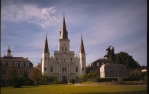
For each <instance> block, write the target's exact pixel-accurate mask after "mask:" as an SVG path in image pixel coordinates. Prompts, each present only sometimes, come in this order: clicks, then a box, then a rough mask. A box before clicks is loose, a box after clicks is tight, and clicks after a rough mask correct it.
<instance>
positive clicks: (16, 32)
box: [1, 0, 147, 66]
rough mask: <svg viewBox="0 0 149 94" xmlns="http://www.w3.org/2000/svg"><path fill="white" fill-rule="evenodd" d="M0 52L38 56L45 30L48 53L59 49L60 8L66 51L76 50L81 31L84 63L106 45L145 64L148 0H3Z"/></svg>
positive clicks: (100, 55)
mask: <svg viewBox="0 0 149 94" xmlns="http://www.w3.org/2000/svg"><path fill="white" fill-rule="evenodd" d="M1 6H2V7H1V8H2V9H1V56H4V55H5V53H6V50H7V49H8V46H10V48H11V51H12V55H13V56H14V57H25V58H26V57H28V59H29V60H30V61H31V62H33V63H34V65H36V64H37V63H39V62H40V60H41V55H42V51H43V47H44V42H45V36H46V32H47V36H48V43H49V50H50V54H51V55H52V54H53V53H54V51H56V50H58V40H59V38H60V36H59V34H60V30H61V29H62V18H63V12H64V13H65V21H66V26H67V30H68V38H69V39H70V47H71V48H70V50H72V51H75V54H78V52H79V46H80V42H81V34H82V36H83V41H84V47H85V51H86V61H87V63H86V64H89V63H91V62H93V61H95V60H97V59H99V58H103V56H104V55H105V50H106V48H107V47H108V46H109V45H112V46H114V48H115V53H119V52H127V53H128V54H129V55H131V56H133V59H135V60H136V61H137V62H138V63H139V64H140V65H141V66H142V65H147V0H2V1H1Z"/></svg>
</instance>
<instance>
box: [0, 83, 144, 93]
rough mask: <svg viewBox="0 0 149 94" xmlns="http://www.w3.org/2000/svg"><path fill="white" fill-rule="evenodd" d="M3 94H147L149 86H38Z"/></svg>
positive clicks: (7, 90)
mask: <svg viewBox="0 0 149 94" xmlns="http://www.w3.org/2000/svg"><path fill="white" fill-rule="evenodd" d="M1 94H147V85H98V86H97V85H96V86H92V85H90V86H85V85H84V86H83V85H37V86H23V87H22V88H13V87H2V88H1Z"/></svg>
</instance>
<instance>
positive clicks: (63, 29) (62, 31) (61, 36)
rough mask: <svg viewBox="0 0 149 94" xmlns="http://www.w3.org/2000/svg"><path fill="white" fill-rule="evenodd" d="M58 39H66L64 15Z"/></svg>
mask: <svg viewBox="0 0 149 94" xmlns="http://www.w3.org/2000/svg"><path fill="white" fill-rule="evenodd" d="M60 39H68V32H67V29H66V23H65V14H64V13H63V26H62V30H61V31H60Z"/></svg>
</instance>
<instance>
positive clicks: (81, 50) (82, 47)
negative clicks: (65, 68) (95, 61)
mask: <svg viewBox="0 0 149 94" xmlns="http://www.w3.org/2000/svg"><path fill="white" fill-rule="evenodd" d="M80 53H83V54H85V50H84V44H83V39H82V34H81V45H80Z"/></svg>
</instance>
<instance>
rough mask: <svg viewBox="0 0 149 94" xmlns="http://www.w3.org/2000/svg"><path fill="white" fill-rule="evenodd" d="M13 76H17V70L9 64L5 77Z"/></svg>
mask: <svg viewBox="0 0 149 94" xmlns="http://www.w3.org/2000/svg"><path fill="white" fill-rule="evenodd" d="M15 76H18V70H17V68H16V67H15V66H13V65H12V66H11V67H9V68H8V70H7V72H6V78H7V79H11V78H13V77H15Z"/></svg>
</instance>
